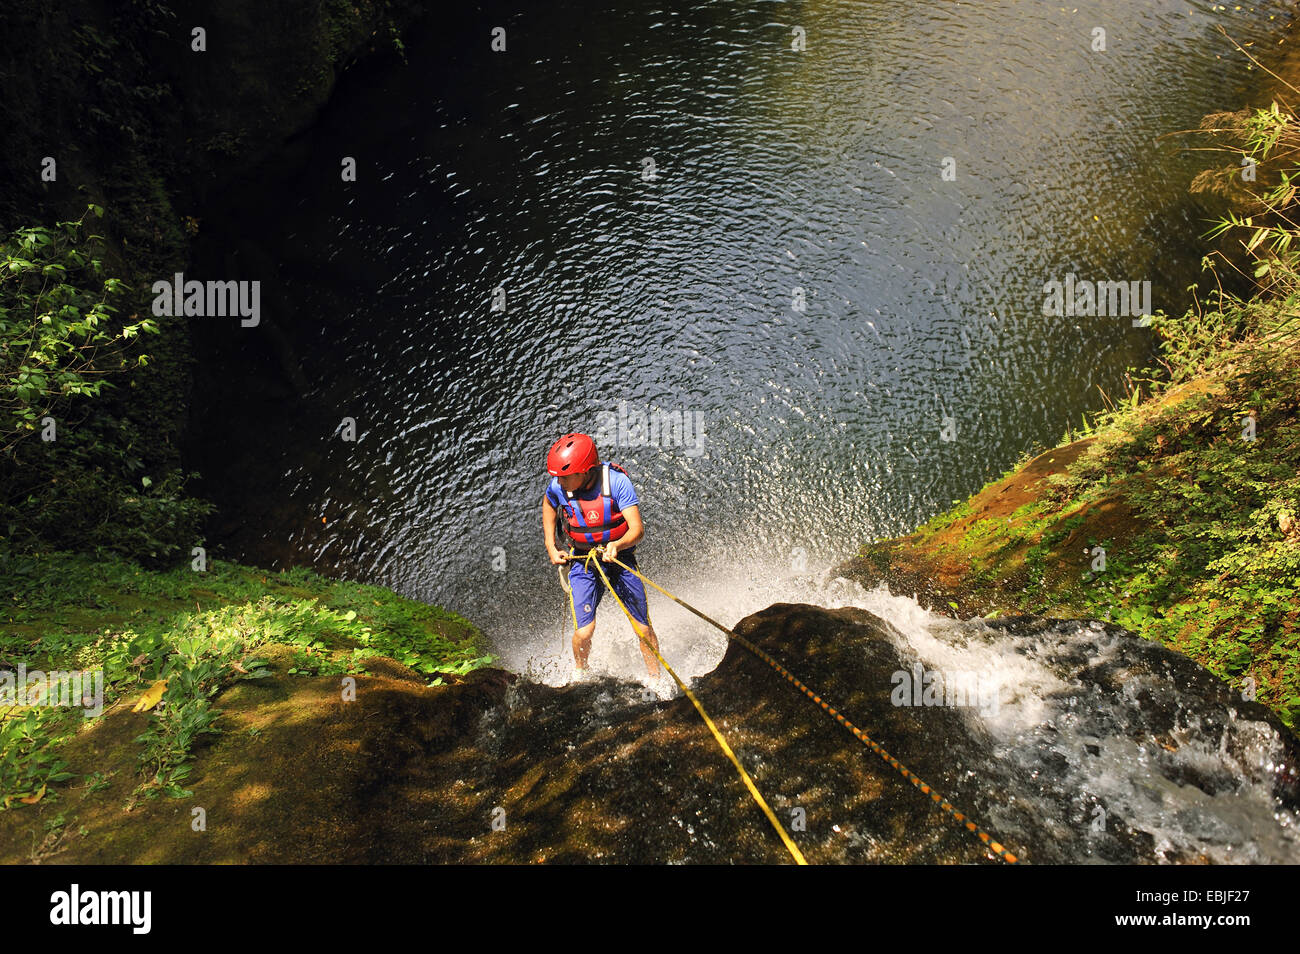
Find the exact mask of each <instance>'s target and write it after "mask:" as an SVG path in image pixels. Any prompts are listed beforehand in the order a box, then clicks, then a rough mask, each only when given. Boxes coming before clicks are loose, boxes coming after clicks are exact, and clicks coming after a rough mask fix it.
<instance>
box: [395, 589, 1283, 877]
mask: <svg viewBox="0 0 1300 954" xmlns="http://www.w3.org/2000/svg"><path fill="white" fill-rule="evenodd" d="M737 631H738V632H740V633H741V634H742V635H745V636H746V637H747V638H750V639H751V640H753V641H754V642H756V643H758V644H759V645H760V646H762V647H763V648H764V649H765V650H767V651H768V652H770V653H772V654H773V655H774V656H776V657H777V658H778V659H780V660H781V661H782V662H784V663H785V665H786V666H787V667H788V668H789V669H791V671H792V672H793V673H794V674H795V675H796V676H797V677H798V678H800V679H801V680H802V681H804V682H805V683H807V684H808V685H809V686H810V687H811V688H813V689H814V690H815V691H817V692H819V693H820V694H822V695H823V696H824V698H825V699H827V700H828V701H829V702H830V703H831V704H832V705H833V706H835V707H837V708H839V709H841V710H842V711H843V712H844V713H845V714H846V716H847V717H848V718H850V719H852V720H853V721H854V722H855V723H856V724H857V725H858V726H859V727H861V728H862V729H863V730H864V731H866V732H868V733H869V734H870V735H871V736H872V737H873V738H874V739H875V740H876V741H877V742H878V743H879V744H880V745H882V746H883V747H884V748H885V749H886V750H888V751H889V752H890V753H891V754H893V755H894V757H895V758H897V759H899V760H900V761H901V762H903V763H904V764H905V765H907V766H908V767H909V768H910V769H911V770H912V771H913V772H914V773H916V774H917V775H919V776H920V777H921V778H922V779H923V780H925V782H927V783H928V784H930V785H931V786H933V787H934V788H935V789H937V790H938V791H939V792H940V793H941V794H942V795H944V796H945V797H947V798H948V799H950V800H951V801H952V803H953V804H954V805H956V806H957V807H958V809H959V810H962V811H964V812H967V813H969V814H970V815H971V816H972V817H973V818H974V819H975V820H976V821H977V822H979V823H981V824H982V825H984V826H985V827H986V828H987V829H988V830H990V831H991V833H992V834H993V835H994V836H995V837H997V838H999V839H1000V840H1002V841H1003V842H1004V843H1005V844H1006V845H1007V846H1008V847H1009V848H1010V849H1011V850H1013V851H1015V852H1016V853H1017V854H1019V855H1020V856H1021V857H1022V858H1024V860H1026V861H1030V862H1034V861H1037V862H1065V863H1080V862H1088V861H1106V862H1115V863H1135V862H1137V863H1141V862H1154V863H1160V862H1175V861H1176V862H1189V861H1202V860H1204V861H1228V862H1230V861H1234V860H1242V861H1279V860H1292V861H1294V860H1296V859H1297V858H1300V849H1298V847H1297V844H1296V841H1295V839H1294V836H1293V834H1292V832H1294V830H1295V829H1294V815H1295V812H1296V810H1297V804H1296V766H1297V765H1300V751H1298V750H1297V746H1296V741H1295V739H1294V738H1293V737H1292V736H1291V735H1290V734H1289V733H1287V732H1286V730H1285V728H1284V727H1283V726H1281V724H1280V723H1278V722H1277V720H1276V719H1275V718H1274V717H1273V716H1272V715H1271V714H1270V713H1269V712H1268V710H1267V709H1265V708H1264V707H1262V706H1259V705H1257V704H1255V703H1250V702H1243V701H1241V700H1240V699H1238V698H1236V697H1235V695H1234V693H1233V692H1232V691H1231V690H1230V689H1228V688H1227V687H1225V686H1223V684H1222V683H1220V682H1219V681H1218V680H1216V679H1214V678H1213V677H1212V676H1211V675H1209V674H1208V673H1206V672H1205V671H1204V670H1202V669H1201V668H1200V667H1199V666H1197V665H1196V664H1195V663H1193V662H1191V661H1190V660H1187V659H1186V658H1185V657H1182V656H1180V655H1178V654H1175V653H1172V652H1169V651H1167V650H1164V649H1163V648H1161V647H1159V646H1157V645H1154V644H1151V643H1147V642H1145V641H1143V640H1141V639H1137V638H1136V637H1133V636H1130V635H1129V634H1127V633H1125V632H1124V631H1122V630H1118V629H1115V628H1108V627H1105V626H1103V625H1102V624H1100V623H1090V622H1087V621H1082V622H1081V621H1059V620H1058V621H1047V620H1037V619H1020V620H1008V621H1002V622H999V623H997V624H994V625H984V624H981V623H952V622H951V621H944V620H939V619H934V620H933V621H932V625H931V627H930V631H928V632H925V633H920V632H918V633H907V634H904V633H902V632H900V631H899V630H898V629H895V628H894V627H893V626H892V625H890V624H889V623H887V622H886V621H884V620H882V619H880V618H879V617H876V616H873V615H872V614H870V613H867V612H865V611H863V610H858V609H852V608H850V609H840V610H824V609H821V608H818V607H813V606H804V605H777V606H773V607H770V608H769V609H767V610H764V611H763V612H761V613H757V614H755V615H753V616H751V617H749V618H747V619H746V620H744V621H742V622H741V623H740V624H739V625H738V627H737ZM918 669H919V671H920V673H921V683H922V687H921V688H922V691H921V692H920V693H919V694H918V693H916V692H915V691H914V690H913V693H912V694H911V695H910V696H908V697H901V695H902V694H901V691H900V690H901V686H902V682H903V680H900V679H899V675H900V674H901V673H906V674H908V675H915V674H916V673H917V672H918ZM963 676H974V677H976V681H978V680H980V679H982V680H983V682H982V683H981V684H980V689H987V688H988V686H989V685H990V684H991V685H992V686H993V687H994V688H995V689H996V693H995V694H988V693H985V694H983V695H981V694H980V693H979V692H972V693H969V694H968V695H967V698H966V700H965V702H967V703H969V704H966V705H962V704H960V703H961V702H962V699H961V697H960V695H958V696H957V697H956V698H955V700H954V701H956V702H957V703H958V704H956V705H948V704H947V702H948V701H949V699H948V693H947V691H946V689H945V690H942V691H941V690H940V688H939V685H938V684H939V683H940V682H941V681H942V680H945V679H946V680H948V681H949V682H957V683H959V682H960V681H961V679H962V678H963ZM931 677H933V678H931ZM694 688H695V691H696V692H697V694H698V696H699V697H700V699H701V700H702V701H703V703H704V705H705V706H706V708H707V709H708V711H709V712H710V714H711V715H712V716H713V718H714V719H715V721H716V722H717V723H718V725H719V726H720V727H721V728H722V730H723V731H724V733H726V735H727V738H728V740H729V742H730V743H731V745H732V747H733V748H734V749H735V750H736V752H737V753H738V754H739V756H740V758H741V760H742V761H743V762H744V764H745V765H746V767H747V769H748V770H749V771H750V773H751V775H752V776H753V778H754V780H755V782H756V784H757V785H758V787H759V790H760V791H761V792H763V794H764V796H765V797H766V798H767V799H768V801H769V803H770V804H771V805H772V807H773V808H774V810H775V811H776V813H777V815H778V817H779V818H781V820H782V821H783V823H785V824H786V826H787V828H794V829H795V830H794V837H795V838H796V841H797V843H798V844H799V845H800V848H801V850H803V851H804V852H805V854H806V855H807V857H808V858H809V860H810V861H813V862H907V861H919V862H951V863H964V862H972V861H981V860H989V861H991V860H993V858H992V855H991V854H990V853H989V852H987V850H986V849H984V848H983V847H982V846H981V845H980V844H979V843H978V842H977V841H976V840H975V838H974V837H973V836H972V835H970V834H969V833H968V832H966V831H965V830H963V829H962V828H960V827H958V826H957V825H955V824H953V823H952V822H951V821H950V820H948V817H947V816H946V815H944V814H943V813H942V812H940V811H939V810H938V809H937V808H935V807H934V806H933V804H932V803H931V802H930V800H929V799H928V798H927V797H925V796H923V795H922V794H921V793H920V792H918V791H917V790H916V789H915V788H914V787H913V785H912V784H910V783H909V782H908V781H906V780H905V779H904V778H903V777H902V776H901V775H899V773H898V772H897V771H895V770H894V769H893V768H891V767H889V766H888V765H887V764H886V763H885V762H884V761H883V760H881V759H880V758H879V757H878V756H877V755H875V754H874V753H872V752H871V751H868V750H867V749H866V748H865V747H864V746H862V745H861V743H859V742H858V741H857V740H856V739H854V738H853V737H852V736H851V735H850V734H849V733H848V732H846V731H845V730H844V729H843V728H842V727H840V726H839V725H837V724H836V723H835V722H834V721H833V720H832V719H830V718H828V717H827V716H826V714H825V713H823V712H822V711H820V708H819V707H818V706H816V705H814V704H813V703H812V702H811V701H809V700H807V699H806V698H805V697H803V696H802V695H801V694H800V693H798V692H797V691H795V690H794V689H793V688H792V687H791V686H789V685H788V684H787V683H786V682H785V680H784V679H783V678H781V677H780V676H778V675H776V674H775V673H773V671H772V670H771V669H770V668H769V667H768V666H767V665H766V664H765V663H763V662H761V661H760V660H758V659H756V658H755V657H754V656H752V655H751V654H749V653H748V652H747V651H745V650H744V649H742V648H740V647H739V646H737V645H734V644H733V646H732V647H731V649H730V650H729V652H728V654H727V656H726V657H725V658H724V660H723V662H722V664H721V665H720V666H719V667H718V668H717V669H716V670H715V671H714V672H712V673H710V674H709V675H707V676H705V677H703V678H701V679H699V680H697V682H696V684H695V686H694ZM926 690H929V693H928V700H929V702H928V703H927V701H926V700H927V693H926ZM918 698H919V699H920V700H921V703H922V704H920V705H917V704H913V703H915V702H916V700H917V699H918ZM936 701H937V702H938V704H933V703H935V702H936ZM461 751H462V756H458V758H459V759H460V761H459V762H458V769H457V770H458V771H460V773H461V774H460V776H459V780H458V783H457V784H458V785H459V789H458V791H459V793H460V794H459V795H456V796H454V797H453V793H454V792H455V791H457V789H456V788H454V787H453V789H450V790H448V789H442V790H441V791H442V792H443V794H442V795H441V796H435V797H436V798H442V800H443V801H444V802H445V803H446V807H445V809H444V810H443V811H442V814H444V816H445V817H448V818H456V819H458V822H459V825H460V827H459V828H458V829H457V832H456V835H455V836H453V837H450V838H444V839H443V841H442V842H441V843H440V844H441V848H442V850H443V851H444V852H446V854H443V855H436V854H434V853H432V852H428V853H423V854H422V852H426V851H427V849H425V848H422V847H420V846H418V845H417V844H415V843H408V845H409V847H410V849H411V851H412V852H413V854H412V856H411V857H412V858H413V859H414V858H415V857H424V858H426V859H428V860H475V861H496V860H520V861H527V860H543V859H545V860H554V861H584V860H597V861H601V860H605V861H636V862H662V861H675V862H713V861H750V862H766V861H771V862H777V861H782V860H784V857H785V856H784V853H783V849H782V848H781V845H780V843H779V841H778V840H777V838H776V836H775V834H774V833H773V832H772V831H771V830H770V828H769V826H768V825H767V823H766V821H765V819H764V818H763V817H762V815H761V814H760V813H759V811H758V809H757V808H756V807H755V806H754V804H753V803H752V801H751V800H750V799H749V798H748V796H747V794H746V793H745V792H744V790H743V788H742V787H741V785H740V782H739V781H738V779H737V777H736V775H735V773H734V770H733V769H732V768H731V767H730V766H729V764H727V763H726V762H725V761H724V760H723V757H722V756H721V754H720V753H719V751H718V749H717V746H716V744H715V743H714V742H713V741H712V739H711V738H710V737H709V736H708V734H707V731H706V730H705V728H704V726H703V725H702V723H701V721H700V719H699V717H698V715H697V714H696V713H695V712H694V710H693V709H692V707H691V705H690V702H689V701H688V700H686V699H676V700H674V701H672V702H668V703H650V702H646V701H644V700H643V699H642V697H641V691H640V689H639V687H637V686H634V685H631V684H627V683H616V682H604V683H599V682H598V683H595V684H589V685H578V686H571V687H567V688H563V689H558V690H556V689H551V688H548V687H544V686H538V685H532V684H524V683H520V684H516V686H515V687H514V689H513V690H512V691H511V693H509V694H508V697H507V702H506V704H505V705H504V706H502V707H499V708H497V709H494V710H492V711H490V712H489V713H488V714H487V715H486V717H485V718H484V720H483V722H482V724H481V726H480V728H479V735H478V737H477V739H476V740H475V744H474V745H472V746H469V747H466V748H465V749H463V750H461ZM427 790H428V789H426V791H427ZM493 808H501V809H502V810H503V813H504V820H505V827H504V828H503V829H502V830H499V831H490V830H487V829H486V823H485V822H484V820H483V819H485V818H486V817H488V815H489V814H490V812H491V811H492V809H493ZM796 818H801V819H802V822H803V830H802V831H800V830H798V827H799V826H798V825H797V824H795V819H796ZM1288 823H1289V824H1290V825H1291V826H1292V827H1291V828H1290V829H1288V828H1286V827H1284V826H1285V824H1288ZM449 834H450V833H449Z"/></svg>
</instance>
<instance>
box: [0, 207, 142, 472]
mask: <svg viewBox="0 0 1300 954" xmlns="http://www.w3.org/2000/svg"><path fill="white" fill-rule="evenodd" d="M103 211H104V210H103V209H101V208H100V207H98V206H94V205H92V206H90V208H89V209H88V210H87V211H86V213H85V215H83V216H82V217H81V219H79V220H78V221H76V222H59V223H58V224H57V226H56V227H55V228H53V229H48V228H42V227H32V228H25V229H19V230H18V231H16V232H14V233H13V234H12V235H11V236H10V237H9V238H8V239H7V240H5V241H4V242H3V243H2V244H0V452H3V451H7V450H9V449H11V448H12V447H13V445H14V444H15V443H16V442H17V441H18V440H20V439H21V438H22V437H24V436H25V435H27V434H30V433H32V432H33V431H35V430H37V429H38V427H39V426H40V422H41V419H42V418H44V417H45V416H47V415H49V414H51V412H53V411H55V410H58V409H61V408H63V407H66V406H67V404H68V402H69V401H70V400H71V399H72V398H76V397H93V396H95V395H98V394H99V393H100V391H101V390H102V389H103V388H104V387H105V386H108V385H109V384H110V382H108V381H107V380H106V379H105V377H104V375H105V374H106V373H107V372H109V371H111V370H114V369H120V368H122V367H123V366H124V365H125V364H126V360H127V359H126V357H125V351H124V348H125V345H126V343H127V342H129V341H131V339H133V338H135V337H137V336H138V335H139V334H141V333H142V332H157V330H158V328H157V325H156V324H155V323H154V322H153V321H152V320H150V319H144V320H140V321H128V322H115V320H114V318H113V315H114V314H115V313H116V312H117V310H118V309H117V306H116V305H115V304H113V302H117V301H120V299H121V298H122V296H123V294H124V293H125V292H126V290H127V289H126V286H125V284H124V283H123V282H122V281H121V280H119V279H117V278H112V277H104V266H103V262H102V261H101V256H102V253H103V239H102V236H99V235H93V234H89V233H88V232H87V230H86V228H85V225H84V223H85V220H86V218H87V216H91V215H94V216H95V217H99V216H102V215H103ZM134 317H135V316H132V318H133V319H134ZM135 361H136V363H137V364H140V365H143V364H144V363H145V362H146V361H147V358H146V356H145V355H143V354H140V355H137V357H136V359H135Z"/></svg>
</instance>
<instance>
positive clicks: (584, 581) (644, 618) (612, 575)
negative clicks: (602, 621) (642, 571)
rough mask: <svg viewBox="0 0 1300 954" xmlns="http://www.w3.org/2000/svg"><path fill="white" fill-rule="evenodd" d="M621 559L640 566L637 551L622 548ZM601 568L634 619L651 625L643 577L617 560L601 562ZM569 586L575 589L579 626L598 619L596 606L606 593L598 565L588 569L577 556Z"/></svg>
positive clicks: (574, 606)
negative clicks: (628, 569)
mask: <svg viewBox="0 0 1300 954" xmlns="http://www.w3.org/2000/svg"><path fill="white" fill-rule="evenodd" d="M593 559H594V560H599V559H600V557H593ZM618 559H620V560H622V561H623V562H624V563H626V564H627V565H628V566H630V567H635V566H636V554H635V553H624V552H621V551H620V552H619V554H618ZM600 568H601V569H602V570H604V571H605V575H606V576H607V577H609V584H610V586H612V587H614V592H616V593H617V594H618V598H619V599H621V600H622V601H623V605H624V606H626V607H627V611H628V612H629V613H631V614H632V618H633V619H634V620H636V621H637V622H638V623H645V624H647V625H648V624H649V623H650V609H649V607H648V606H646V601H645V584H644V583H642V582H641V580H640V578H639V577H637V576H635V575H634V574H632V573H629V572H628V571H627V570H625V569H623V568H622V567H621V566H619V565H618V564H617V563H601V565H600ZM569 586H570V587H572V588H573V612H574V614H575V615H576V616H577V621H578V629H582V627H584V626H586V625H587V624H588V623H590V622H591V621H592V620H594V619H595V618H596V607H597V606H599V605H600V600H601V598H602V597H603V596H604V595H605V590H606V586H605V581H604V580H602V579H601V578H600V574H599V573H598V572H596V570H595V569H594V568H591V569H588V567H587V566H586V565H585V564H584V563H582V562H581V561H579V560H578V559H576V558H574V562H573V565H572V566H571V567H570V568H569Z"/></svg>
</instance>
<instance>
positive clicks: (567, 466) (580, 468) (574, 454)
mask: <svg viewBox="0 0 1300 954" xmlns="http://www.w3.org/2000/svg"><path fill="white" fill-rule="evenodd" d="M599 463H600V455H599V454H598V453H596V442H595V441H593V440H592V439H591V438H590V437H588V436H587V435H586V434H565V435H564V436H563V437H561V438H560V439H559V440H558V441H556V442H555V443H554V444H552V445H551V449H550V451H549V452H548V453H547V454H546V471H547V473H549V474H550V475H551V476H552V477H564V476H567V475H569V474H583V473H586V472H587V471H589V470H591V468H593V467H595V466H596V465H597V464H599Z"/></svg>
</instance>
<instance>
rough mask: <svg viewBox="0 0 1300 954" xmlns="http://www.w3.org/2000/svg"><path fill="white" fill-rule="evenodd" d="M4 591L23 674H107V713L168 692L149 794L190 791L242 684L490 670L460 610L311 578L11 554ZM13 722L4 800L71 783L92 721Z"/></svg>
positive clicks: (47, 712) (4, 625) (147, 782)
mask: <svg viewBox="0 0 1300 954" xmlns="http://www.w3.org/2000/svg"><path fill="white" fill-rule="evenodd" d="M0 580H3V584H4V587H3V588H4V591H5V592H6V593H8V594H9V596H8V597H7V600H6V605H4V606H3V607H0V655H3V657H4V658H5V659H6V660H8V661H10V662H11V663H12V664H15V665H16V664H17V663H20V662H21V663H24V664H25V665H26V666H27V667H28V670H29V671H30V670H36V669H40V670H42V671H46V672H48V671H51V670H65V671H66V670H95V669H100V668H102V669H103V672H104V686H105V700H104V702H105V705H106V706H110V707H111V706H113V705H116V704H120V703H121V702H123V701H127V700H128V699H133V698H135V697H136V696H138V695H140V694H141V693H142V692H143V691H144V689H145V688H146V687H148V686H150V685H152V684H153V683H155V682H156V681H158V680H166V681H167V690H166V695H165V696H164V699H165V701H166V705H165V706H164V707H163V709H162V712H161V714H160V717H159V718H158V719H156V720H155V721H154V722H153V723H152V724H151V726H150V728H149V730H148V731H147V732H146V733H145V734H144V735H142V736H141V737H140V739H138V740H137V741H138V742H139V743H140V752H139V759H140V766H139V767H140V768H141V769H142V770H143V771H144V781H143V783H142V788H141V791H143V792H152V793H156V792H167V793H169V794H173V795H182V794H185V789H184V788H183V782H184V780H185V778H186V776H187V774H188V765H187V762H188V758H189V754H190V749H191V746H192V744H193V743H194V742H195V740H196V739H197V738H198V737H199V736H200V735H202V734H205V733H211V732H218V731H220V723H219V721H218V716H219V711H218V710H216V709H214V708H213V707H212V705H211V700H212V698H213V697H214V696H215V695H216V694H217V693H219V692H221V691H222V690H223V689H225V688H227V687H229V686H230V685H232V684H234V683H235V682H239V681H243V680H249V679H263V678H277V677H291V676H293V675H297V674H318V673H319V674H340V675H341V674H353V675H361V674H364V673H365V672H366V664H367V660H369V659H372V658H375V657H384V658H389V659H395V660H396V661H398V662H400V663H402V664H404V665H406V666H409V667H410V668H411V669H414V670H415V671H416V672H420V673H423V674H424V675H425V676H426V678H430V679H431V681H432V684H438V683H439V682H441V681H442V679H443V677H444V676H448V675H454V676H459V675H464V674H465V673H468V672H470V671H471V670H473V669H476V668H479V667H482V666H484V665H486V664H487V663H489V662H491V657H490V656H489V655H488V654H487V653H486V652H485V651H484V649H483V637H482V634H481V633H480V632H479V631H478V629H477V628H476V627H474V625H473V624H472V623H470V622H469V621H468V620H466V619H465V618H463V617H461V616H459V615H457V614H456V613H453V612H450V611H448V610H445V609H442V608H440V607H436V606H429V605H426V604H423V603H417V602H415V601H413V600H407V599H404V598H402V597H399V596H397V595H396V594H394V593H392V592H390V591H388V590H385V589H382V588H380V587H375V586H366V585H362V584H357V583H350V582H346V581H334V580H328V579H326V578H324V577H322V576H320V575H318V574H316V573H313V572H311V571H308V570H303V569H295V570H290V571H287V572H283V573H270V572H266V571H262V570H257V569H254V568H250V567H244V566H240V565H237V564H233V563H226V562H224V561H216V562H214V563H213V564H212V565H211V566H210V567H209V568H208V570H207V571H206V572H196V571H194V570H193V569H191V568H189V567H185V568H181V569H175V570H171V571H167V572H153V571H149V570H146V569H144V568H142V567H141V566H139V565H138V564H135V563H132V562H131V561H129V560H125V559H121V558H116V557H108V558H105V559H100V560H92V559H90V558H88V557H85V556H78V555H73V554H68V553H55V554H50V555H48V556H41V557H23V556H17V557H14V556H11V557H8V558H6V559H4V560H3V561H0ZM277 658H278V659H280V660H282V662H280V663H277V662H274V661H273V660H275V659H277ZM14 715H15V716H16V717H17V718H15V719H11V720H7V721H6V722H4V723H3V725H4V727H5V731H4V733H2V734H0V799H6V798H7V799H8V800H9V801H10V802H11V803H12V802H13V799H15V798H17V797H21V796H30V795H32V794H34V792H35V791H37V790H38V789H39V788H40V786H46V787H49V786H52V785H55V784H57V783H61V782H63V781H65V780H66V778H67V777H68V776H67V775H66V774H65V773H64V772H63V765H62V763H61V762H60V761H59V759H58V757H57V751H58V746H59V744H60V743H61V742H62V741H63V740H65V739H67V738H69V737H70V736H71V735H72V734H73V733H75V732H76V731H77V730H78V729H79V728H80V726H81V723H82V722H83V715H82V711H81V710H80V709H72V708H66V707H65V708H56V707H34V708H28V709H25V710H23V709H21V708H20V709H19V710H16V711H15V713H14ZM120 768H121V766H116V765H112V766H110V765H105V766H101V767H100V770H101V771H110V770H115V769H120Z"/></svg>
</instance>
